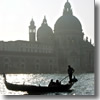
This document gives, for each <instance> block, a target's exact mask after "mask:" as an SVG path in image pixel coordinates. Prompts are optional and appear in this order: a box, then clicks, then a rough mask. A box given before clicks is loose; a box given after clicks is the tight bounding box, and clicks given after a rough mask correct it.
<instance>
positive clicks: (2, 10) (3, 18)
mask: <svg viewBox="0 0 100 100" xmlns="http://www.w3.org/2000/svg"><path fill="white" fill-rule="evenodd" d="M66 1H67V0H9V1H8V0H0V27H1V28H0V41H2V40H3V41H11V40H12V41H14V40H29V34H28V33H29V29H28V26H29V24H30V21H31V19H32V18H33V20H34V22H35V25H36V30H38V28H39V27H40V26H41V23H42V21H43V18H44V16H46V19H47V23H48V25H49V26H50V27H51V28H52V29H53V30H54V24H55V22H56V21H57V19H58V18H59V17H61V16H62V13H63V9H64V5H65V3H66ZM69 2H70V4H71V8H72V10H73V15H74V16H76V17H77V18H78V19H79V21H80V22H81V24H82V29H83V32H84V34H85V37H86V36H88V38H89V41H90V39H92V43H94V0H69ZM94 44H95V43H94Z"/></svg>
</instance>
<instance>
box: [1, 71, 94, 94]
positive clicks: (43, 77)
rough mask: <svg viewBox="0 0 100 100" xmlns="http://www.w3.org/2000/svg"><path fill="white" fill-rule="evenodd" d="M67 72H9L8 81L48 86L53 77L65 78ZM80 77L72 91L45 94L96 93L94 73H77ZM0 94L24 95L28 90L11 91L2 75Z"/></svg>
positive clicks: (55, 78)
mask: <svg viewBox="0 0 100 100" xmlns="http://www.w3.org/2000/svg"><path fill="white" fill-rule="evenodd" d="M65 76H67V74H7V75H6V77H7V81H8V82H10V83H15V84H24V85H25V84H26V85H41V86H48V84H49V82H50V80H51V79H54V81H56V80H57V79H59V80H61V79H63V78H64V77H65ZM75 76H76V77H77V78H78V82H76V83H75V84H74V85H73V86H72V88H71V89H72V92H70V93H67V92H56V93H48V94H44V95H95V88H94V87H95V83H94V82H95V81H94V74H93V73H89V74H79V75H75ZM66 82H68V78H66V79H65V80H63V81H62V83H63V84H64V83H65V84H66ZM0 94H1V95H24V94H27V92H21V91H17V92H16V91H11V90H8V89H7V88H6V87H5V84H4V78H3V76H2V75H0Z"/></svg>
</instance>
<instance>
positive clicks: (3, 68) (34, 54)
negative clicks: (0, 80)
mask: <svg viewBox="0 0 100 100" xmlns="http://www.w3.org/2000/svg"><path fill="white" fill-rule="evenodd" d="M68 65H71V66H72V67H73V68H74V69H75V70H76V72H94V46H93V45H92V43H91V40H90V41H89V40H88V37H86V40H84V33H83V30H82V25H81V23H80V21H79V19H78V18H77V17H75V16H74V15H73V11H72V9H71V5H70V3H69V2H68V1H67V2H66V3H65V5H64V10H63V14H62V16H61V17H60V18H59V19H58V20H57V21H56V23H55V25H54V31H53V30H52V29H51V28H50V27H49V25H48V23H47V20H46V17H44V19H43V22H42V24H41V27H39V29H38V30H37V31H36V26H35V22H34V21H33V19H32V20H31V22H30V25H29V41H22V40H18V41H9V42H4V41H0V73H4V72H6V73H67V66H68Z"/></svg>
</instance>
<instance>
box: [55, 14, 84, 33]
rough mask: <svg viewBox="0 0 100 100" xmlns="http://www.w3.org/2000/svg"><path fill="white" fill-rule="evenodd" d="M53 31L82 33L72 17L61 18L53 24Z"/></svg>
mask: <svg viewBox="0 0 100 100" xmlns="http://www.w3.org/2000/svg"><path fill="white" fill-rule="evenodd" d="M54 30H55V31H56V30H73V31H82V26H81V23H80V21H79V20H78V19H77V18H76V17H75V16H73V15H66V16H64V15H63V16H61V17H60V18H59V19H58V20H57V21H56V23H55V27H54Z"/></svg>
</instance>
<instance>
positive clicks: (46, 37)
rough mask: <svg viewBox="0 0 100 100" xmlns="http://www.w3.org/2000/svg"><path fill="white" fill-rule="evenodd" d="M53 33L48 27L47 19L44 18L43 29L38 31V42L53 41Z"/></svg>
mask: <svg viewBox="0 0 100 100" xmlns="http://www.w3.org/2000/svg"><path fill="white" fill-rule="evenodd" d="M52 38H53V31H52V29H51V28H50V27H49V26H48V24H47V20H46V18H44V20H43V23H42V25H41V27H40V28H39V29H38V31H37V41H39V42H42V43H43V42H46V43H49V42H51V41H52Z"/></svg>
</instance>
